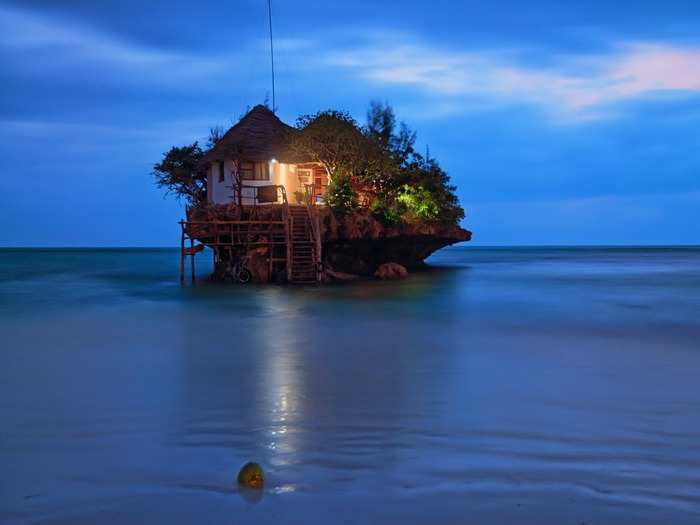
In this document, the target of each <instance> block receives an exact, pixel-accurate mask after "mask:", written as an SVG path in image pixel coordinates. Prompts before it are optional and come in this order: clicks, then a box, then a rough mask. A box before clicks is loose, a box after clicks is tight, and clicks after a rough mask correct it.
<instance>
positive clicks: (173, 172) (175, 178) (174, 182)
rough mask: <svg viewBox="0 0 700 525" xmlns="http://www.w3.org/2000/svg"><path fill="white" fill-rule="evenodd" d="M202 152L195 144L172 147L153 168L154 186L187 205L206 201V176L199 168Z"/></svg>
mask: <svg viewBox="0 0 700 525" xmlns="http://www.w3.org/2000/svg"><path fill="white" fill-rule="evenodd" d="M203 155H204V152H203V151H202V149H201V148H200V147H199V144H198V143H197V142H195V143H194V144H190V145H189V146H182V147H179V148H178V147H176V146H173V147H172V148H170V150H169V151H168V152H166V153H165V154H164V155H163V160H161V161H160V162H159V163H157V164H155V165H154V166H153V175H154V177H155V178H156V186H158V187H159V188H165V189H166V194H167V193H174V194H175V195H176V196H177V198H178V199H184V200H185V201H186V202H187V204H189V205H194V204H198V203H200V202H202V201H204V200H205V199H206V194H207V193H206V192H207V174H206V172H205V171H204V170H202V169H201V168H200V167H199V161H200V160H201V159H202V156H203Z"/></svg>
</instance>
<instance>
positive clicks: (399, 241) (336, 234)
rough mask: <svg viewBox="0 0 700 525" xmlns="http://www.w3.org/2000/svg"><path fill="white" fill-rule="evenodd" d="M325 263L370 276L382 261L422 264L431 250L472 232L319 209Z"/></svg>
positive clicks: (411, 265)
mask: <svg viewBox="0 0 700 525" xmlns="http://www.w3.org/2000/svg"><path fill="white" fill-rule="evenodd" d="M319 219H320V226H321V240H322V243H323V262H324V266H326V267H329V268H332V270H333V271H338V272H344V273H347V274H354V275H362V276H366V277H370V276H373V275H374V274H375V273H376V272H377V270H378V268H379V267H380V266H381V265H382V264H384V263H396V264H399V265H401V266H403V267H405V268H407V269H409V270H410V269H412V268H416V267H418V266H421V265H422V264H423V262H424V261H425V259H427V258H428V257H429V256H430V255H431V254H432V253H433V252H435V251H437V250H439V249H440V248H444V247H445V246H449V245H451V244H455V243H458V242H464V241H469V240H470V239H471V232H469V231H467V230H465V229H462V228H460V227H459V226H454V225H441V224H435V223H407V222H403V223H400V224H398V225H395V226H386V225H384V224H382V223H381V222H380V221H379V220H377V219H376V218H375V217H374V216H373V215H372V213H371V211H370V210H367V209H359V210H356V211H355V212H353V213H352V214H348V215H345V216H342V217H338V216H336V215H334V214H333V212H332V211H331V210H330V209H329V208H325V207H324V208H320V209H319Z"/></svg>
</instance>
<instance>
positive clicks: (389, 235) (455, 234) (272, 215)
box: [188, 205, 471, 282]
mask: <svg viewBox="0 0 700 525" xmlns="http://www.w3.org/2000/svg"><path fill="white" fill-rule="evenodd" d="M315 213H317V214H318V219H319V227H320V236H321V243H322V258H323V268H324V273H325V277H326V280H328V281H346V280H352V279H354V278H357V277H360V276H361V277H373V276H374V277H379V278H396V277H402V276H404V275H403V272H406V271H410V270H412V269H414V268H416V267H419V266H421V265H423V262H424V261H425V259H426V258H428V257H429V256H430V255H431V254H432V253H433V252H435V251H437V250H439V249H440V248H444V247H445V246H449V245H451V244H455V243H458V242H464V241H469V240H470V239H471V232H469V231H468V230H465V229H463V228H460V227H459V226H456V225H444V224H439V223H428V222H415V223H414V222H401V223H399V224H396V225H393V226H388V225H385V224H382V223H381V222H380V221H379V220H378V219H377V218H376V217H374V216H373V215H372V212H371V211H370V210H368V209H366V208H360V209H357V210H355V211H354V212H353V213H350V214H347V215H343V216H337V215H335V214H334V213H333V212H332V211H331V209H330V208H328V207H326V206H319V207H318V208H315ZM282 217H283V211H282V207H281V206H258V207H256V208H254V209H252V208H246V209H244V210H239V209H237V207H236V206H211V205H210V206H206V207H202V208H199V209H194V210H191V211H190V216H189V220H190V221H195V222H193V223H192V225H191V226H189V227H188V232H189V233H190V234H191V235H192V236H193V237H195V238H197V240H199V241H200V242H201V243H202V244H205V245H206V244H207V243H208V241H209V242H211V237H210V230H209V229H208V226H207V224H208V223H210V221H234V220H257V221H268V220H269V221H281V220H282ZM197 221H200V222H197ZM229 258H230V257H226V253H225V252H224V253H222V254H221V260H220V261H219V263H218V264H217V269H216V271H215V275H214V276H213V277H214V278H223V277H224V276H227V275H231V266H232V265H231V262H230V261H229V260H228V259H229ZM267 260H268V252H267V249H266V248H256V249H252V250H250V251H249V252H248V254H247V267H248V268H249V269H250V270H251V273H252V281H253V282H261V281H263V282H264V281H268V280H273V281H283V280H284V279H285V278H286V275H285V272H283V271H274V272H272V273H271V272H270V271H269V269H268V263H267ZM389 263H391V264H389ZM399 267H400V268H403V270H399V269H398V268H399ZM380 268H381V271H380Z"/></svg>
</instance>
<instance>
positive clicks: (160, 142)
mask: <svg viewBox="0 0 700 525" xmlns="http://www.w3.org/2000/svg"><path fill="white" fill-rule="evenodd" d="M143 4H146V6H144V5H143ZM574 4H578V5H574ZM273 16H274V20H273V29H274V33H275V44H276V66H277V105H278V107H279V112H278V113H279V115H280V116H281V117H282V119H283V120H286V121H287V122H290V123H293V122H294V120H295V118H296V117H297V116H298V115H299V114H301V113H310V112H314V111H317V110H319V109H326V108H331V107H332V108H339V109H346V110H348V111H350V112H351V113H352V114H353V115H354V116H355V117H356V118H358V120H363V119H364V114H365V111H366V107H367V105H368V102H369V101H370V100H372V99H379V100H385V101H388V102H389V103H391V104H392V105H393V106H394V108H395V111H396V113H397V116H398V117H399V118H400V119H401V120H404V121H405V122H406V123H407V124H408V125H409V126H410V127H412V128H413V129H415V130H417V132H418V142H419V144H420V147H421V148H423V147H425V145H429V147H430V152H431V155H432V156H435V157H436V158H437V159H438V160H440V162H441V164H442V165H443V167H444V168H445V169H446V170H447V171H448V173H449V174H450V175H451V176H452V179H453V181H454V183H455V184H456V185H457V186H458V188H459V190H458V192H459V196H460V199H461V202H462V204H463V206H464V207H465V209H466V210H467V219H466V221H465V223H464V225H465V226H466V227H467V228H469V229H471V230H473V231H474V243H475V244H484V245H525V244H700V2H697V1H695V0H693V1H673V0H666V1H663V2H661V1H653V2H644V1H641V0H637V1H630V2H627V1H618V2H614V3H613V2H608V1H605V2H598V1H588V2H576V3H574V2H561V1H559V2H554V1H548V0H545V1H538V2H532V1H527V2H520V1H514V0H511V1H493V2H451V1H438V0H434V1H432V2H418V1H415V2H411V1H407V0H403V1H397V2H389V1H387V2H373V1H372V2H370V1H363V0H361V1H354V2H327V1H311V2H303V1H295V2H282V1H279V0H277V1H275V0H273ZM267 31H268V28H267V4H266V2H265V1H264V0H255V1H238V2H234V1H227V2H212V1H207V0H202V1H199V2H196V3H193V2H186V3H185V2H183V3H182V4H179V3H177V2H172V1H167V2H166V1H149V2H141V1H138V2H137V1H132V0H121V1H114V2H112V1H101V2H93V1H81V0H73V1H68V0H66V1H64V2H59V1H56V0H52V1H36V2H28V1H22V2H7V1H5V2H2V1H0V54H1V56H2V60H1V62H0V82H1V85H2V97H0V159H2V163H3V166H2V173H3V175H2V180H3V188H4V190H5V195H4V199H3V204H2V206H0V221H2V224H3V226H4V227H3V234H2V236H0V246H172V245H175V244H176V243H177V242H178V240H179V237H178V227H177V224H176V222H177V220H179V218H180V217H181V214H182V210H181V208H180V206H179V205H178V204H177V203H176V202H174V201H173V200H172V199H170V198H167V199H164V198H163V196H162V194H161V192H159V191H158V190H157V189H155V188H154V186H153V180H152V177H151V175H150V171H151V166H152V164H153V163H154V162H156V161H157V160H158V159H159V158H160V156H161V154H162V153H163V152H164V151H165V150H167V149H168V148H169V147H170V146H171V145H174V144H177V145H180V144H185V143H189V142H192V141H194V140H203V139H204V138H205V137H206V135H207V132H208V129H209V127H210V126H213V125H217V124H219V125H223V126H229V125H231V124H232V123H233V122H235V121H236V120H237V119H238V118H239V117H240V116H241V115H242V114H243V113H244V112H245V110H246V108H247V107H249V106H252V105H255V104H257V103H260V102H262V101H263V100H264V99H265V98H266V96H267V95H268V93H269V91H270V87H269V85H270V81H269V49H268V47H267V45H268V42H267V40H266V38H267Z"/></svg>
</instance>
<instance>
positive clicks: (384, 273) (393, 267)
mask: <svg viewBox="0 0 700 525" xmlns="http://www.w3.org/2000/svg"><path fill="white" fill-rule="evenodd" d="M374 276H375V277H378V278H379V279H381V280H383V281H389V280H393V279H405V278H406V277H408V270H407V269H406V267H405V266H401V265H400V264H397V263H393V262H388V263H384V264H381V265H380V266H379V268H377V271H376V272H374Z"/></svg>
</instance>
